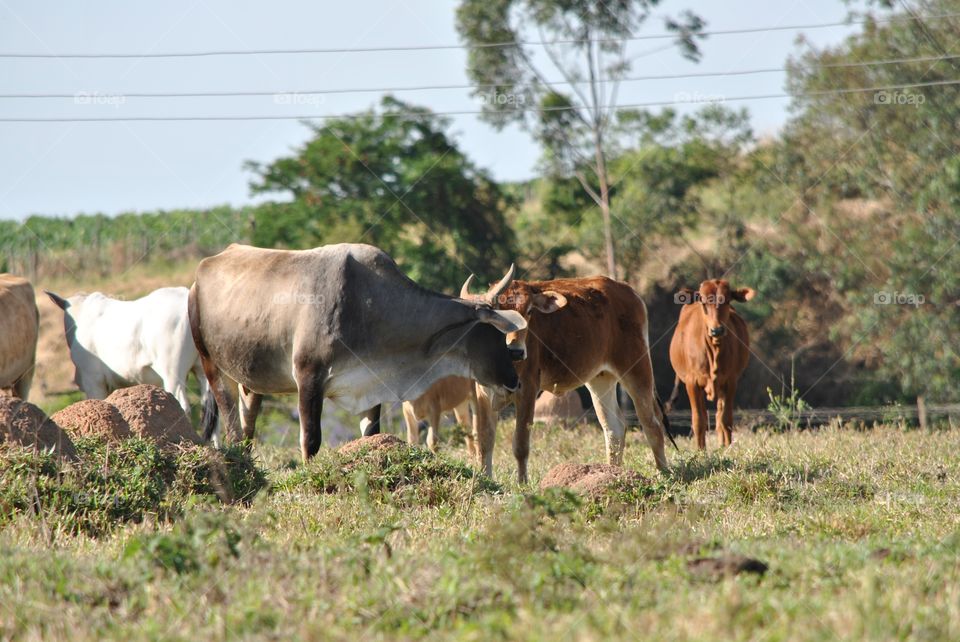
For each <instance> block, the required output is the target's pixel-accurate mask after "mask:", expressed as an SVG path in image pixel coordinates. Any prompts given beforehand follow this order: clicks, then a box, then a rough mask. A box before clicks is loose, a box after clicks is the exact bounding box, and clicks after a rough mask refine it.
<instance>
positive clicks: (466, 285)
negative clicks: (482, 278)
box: [460, 274, 473, 299]
mask: <svg viewBox="0 0 960 642" xmlns="http://www.w3.org/2000/svg"><path fill="white" fill-rule="evenodd" d="M471 285H473V275H472V274H471V275H470V276H468V277H467V280H466V281H464V282H463V287H461V288H460V298H461V299H469V298H472V297H473V295H472V294H470V286H471Z"/></svg>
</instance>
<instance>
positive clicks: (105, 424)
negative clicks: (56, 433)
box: [50, 399, 133, 441]
mask: <svg viewBox="0 0 960 642" xmlns="http://www.w3.org/2000/svg"><path fill="white" fill-rule="evenodd" d="M50 419H52V420H53V421H54V423H56V424H57V425H58V426H60V427H61V428H63V429H64V430H66V431H67V432H68V433H70V434H72V435H74V436H77V437H105V438H106V439H109V440H111V441H119V440H121V439H128V438H130V437H132V436H133V433H132V432H131V431H130V426H129V424H127V420H126V419H124V418H123V415H121V414H120V411H119V410H118V409H117V407H116V406H114V405H113V404H110V403H107V402H106V401H103V400H101V399H85V400H84V401H78V402H77V403H75V404H71V405H69V406H67V407H66V408H64V409H63V410H61V411H60V412H57V413H54V414H53V416H51V417H50Z"/></svg>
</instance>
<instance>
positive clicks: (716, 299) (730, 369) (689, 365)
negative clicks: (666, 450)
mask: <svg viewBox="0 0 960 642" xmlns="http://www.w3.org/2000/svg"><path fill="white" fill-rule="evenodd" d="M755 294H756V292H755V291H754V290H753V289H752V288H740V289H733V288H731V287H730V284H729V283H728V282H727V281H724V280H723V279H712V280H709V281H704V282H703V283H701V284H700V289H699V290H697V291H693V290H691V289H689V288H684V289H682V290H680V291H679V292H677V294H676V296H675V299H676V301H677V303H681V304H683V308H681V310H680V320H679V321H678V322H677V329H676V331H675V332H674V333H673V339H672V340H671V341H670V363H671V364H672V365H673V370H674V371H675V372H676V373H677V377H676V380H675V382H674V387H673V393H672V394H671V395H670V400H669V401H667V410H668V412H669V409H670V408H671V407H672V406H673V402H674V400H676V398H677V394H678V393H679V392H680V382H681V381H683V383H684V384H685V385H686V387H687V396H688V397H689V398H690V414H691V417H692V423H693V435H694V437H696V439H697V448H699V449H700V450H704V449H706V447H707V438H706V433H707V427H708V426H709V424H708V421H707V404H706V399H709V400H710V401H713V400H716V402H717V438H718V439H719V441H720V445H722V446H729V445H730V444H731V443H732V442H733V400H734V397H735V396H736V393H737V380H738V379H740V375H742V374H743V371H744V370H746V368H747V362H748V361H749V360H750V335H749V334H748V333H747V324H746V323H744V321H743V319H741V318H740V315H738V314H737V312H736V310H734V309H733V306H731V305H730V303H731V302H732V301H749V300H750V299H752V298H753V297H754V295H755ZM704 397H706V399H704Z"/></svg>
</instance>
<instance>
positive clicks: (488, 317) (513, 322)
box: [477, 308, 527, 334]
mask: <svg viewBox="0 0 960 642" xmlns="http://www.w3.org/2000/svg"><path fill="white" fill-rule="evenodd" d="M477 320H478V321H480V322H481V323H489V324H490V325H492V326H493V327H495V328H496V329H497V330H499V331H500V332H502V333H504V334H509V333H511V332H519V331H520V330H523V329H524V328H525V327H527V321H526V319H524V318H523V316H522V315H521V314H520V313H519V312H516V311H514V310H491V309H490V308H477Z"/></svg>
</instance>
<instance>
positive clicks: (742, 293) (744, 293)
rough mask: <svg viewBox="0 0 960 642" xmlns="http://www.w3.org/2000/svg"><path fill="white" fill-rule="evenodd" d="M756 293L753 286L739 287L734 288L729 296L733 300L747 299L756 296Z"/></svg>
mask: <svg viewBox="0 0 960 642" xmlns="http://www.w3.org/2000/svg"><path fill="white" fill-rule="evenodd" d="M756 294H757V291H756V290H754V289H753V288H740V289H739V290H734V291H733V292H732V293H731V295H730V296H732V297H733V299H734V300H735V301H749V300H750V299H752V298H753V297H754V296H756Z"/></svg>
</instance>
